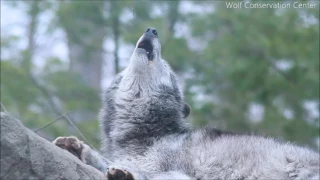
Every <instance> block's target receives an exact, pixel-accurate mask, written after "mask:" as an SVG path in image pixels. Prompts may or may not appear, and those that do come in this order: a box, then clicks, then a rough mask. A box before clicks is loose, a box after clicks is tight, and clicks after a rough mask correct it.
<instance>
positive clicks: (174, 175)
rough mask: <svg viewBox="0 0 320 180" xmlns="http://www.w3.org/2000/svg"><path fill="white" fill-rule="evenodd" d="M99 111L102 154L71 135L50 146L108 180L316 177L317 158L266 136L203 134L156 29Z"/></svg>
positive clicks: (144, 38)
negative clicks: (192, 117)
mask: <svg viewBox="0 0 320 180" xmlns="http://www.w3.org/2000/svg"><path fill="white" fill-rule="evenodd" d="M103 101H104V103H103V107H102V109H101V126H102V152H103V156H101V155H100V154H99V153H97V152H96V151H94V150H92V149H91V148H90V147H89V146H88V145H86V144H84V143H83V142H81V141H79V140H78V139H77V138H75V137H59V138H57V139H56V140H55V141H54V143H55V144H56V145H58V146H60V147H61V148H64V149H67V150H68V151H70V152H71V153H73V154H74V155H76V156H77V157H78V158H79V159H81V160H82V161H83V162H84V163H86V164H89V165H91V166H93V167H95V168H97V169H99V170H100V171H102V172H104V173H106V176H107V178H108V179H109V180H120V179H121V180H132V179H135V180H140V179H141V180H142V179H144V180H146V179H161V180H163V179H172V180H180V179H181V180H187V179H197V180H207V179H319V166H320V163H319V153H316V152H313V151H311V150H309V149H307V148H303V147H298V146H295V145H293V144H289V143H281V142H278V141H275V140H274V139H272V138H265V137H260V136H251V135H240V134H233V133H227V132H222V131H219V130H216V129H211V128H205V129H198V130H194V129H192V128H190V127H189V125H188V124H187V123H186V122H185V121H184V120H183V118H184V117H186V116H188V114H189V113H190V109H189V106H188V105H186V104H185V103H184V102H183V98H182V93H181V89H180V88H179V86H178V83H177V80H176V77H175V75H174V74H173V72H172V71H171V69H170V67H169V65H168V64H167V62H166V61H165V60H163V59H162V57H161V46H160V43H159V40H158V35H157V31H156V30H155V29H152V28H148V29H147V31H146V32H145V33H144V34H143V35H142V36H141V37H140V39H139V40H138V42H137V45H136V48H135V50H134V52H133V54H132V56H131V59H130V64H129V66H128V67H127V68H126V69H125V70H124V71H123V72H121V73H120V74H119V75H117V76H116V78H115V79H114V81H113V82H112V84H111V85H110V87H109V88H108V90H107V91H106V93H105V96H104V100H103Z"/></svg>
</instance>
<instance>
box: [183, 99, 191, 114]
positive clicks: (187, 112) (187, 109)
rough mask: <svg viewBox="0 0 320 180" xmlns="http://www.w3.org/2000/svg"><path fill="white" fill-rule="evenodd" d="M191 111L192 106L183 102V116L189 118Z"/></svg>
mask: <svg viewBox="0 0 320 180" xmlns="http://www.w3.org/2000/svg"><path fill="white" fill-rule="evenodd" d="M190 112H191V108H190V106H189V105H188V104H187V103H185V102H184V103H183V109H182V114H183V118H187V117H188V116H189V114H190Z"/></svg>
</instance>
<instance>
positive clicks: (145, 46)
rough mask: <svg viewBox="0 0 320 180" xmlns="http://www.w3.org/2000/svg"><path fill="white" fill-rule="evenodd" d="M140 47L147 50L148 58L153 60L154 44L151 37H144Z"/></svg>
mask: <svg viewBox="0 0 320 180" xmlns="http://www.w3.org/2000/svg"><path fill="white" fill-rule="evenodd" d="M138 48H141V49H144V50H146V51H147V57H148V60H149V61H151V60H153V57H154V56H153V46H152V44H151V40H150V39H144V40H142V41H141V42H140V43H139V44H138Z"/></svg>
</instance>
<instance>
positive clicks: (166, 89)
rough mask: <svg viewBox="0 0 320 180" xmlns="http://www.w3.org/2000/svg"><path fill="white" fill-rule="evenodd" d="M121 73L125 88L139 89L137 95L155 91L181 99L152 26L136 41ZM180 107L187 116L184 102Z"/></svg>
mask: <svg viewBox="0 0 320 180" xmlns="http://www.w3.org/2000/svg"><path fill="white" fill-rule="evenodd" d="M123 75H124V77H123V80H122V82H121V83H122V85H123V88H124V89H126V88H127V89H126V90H129V88H130V89H131V90H136V91H139V92H138V94H139V95H146V96H148V95H150V94H151V93H152V94H154V93H155V92H158V93H160V94H163V93H172V94H173V95H174V96H176V99H177V100H179V101H180V99H182V93H181V90H180V87H179V86H178V83H177V80H176V77H175V75H174V73H173V72H172V70H171V68H170V66H169V65H168V63H167V62H166V61H165V60H163V59H162V57H161V44H160V42H159V39H158V33H157V30H156V29H154V28H148V29H147V30H146V31H145V32H144V33H143V34H142V36H141V37H140V38H139V40H138V41H137V44H136V47H135V49H134V51H133V53H132V56H131V58H130V64H129V66H128V67H127V69H126V70H125V71H124V73H123ZM182 103H183V102H182ZM182 107H183V108H182V111H183V117H187V116H188V115H189V113H190V107H189V106H188V105H187V104H185V103H183V105H182Z"/></svg>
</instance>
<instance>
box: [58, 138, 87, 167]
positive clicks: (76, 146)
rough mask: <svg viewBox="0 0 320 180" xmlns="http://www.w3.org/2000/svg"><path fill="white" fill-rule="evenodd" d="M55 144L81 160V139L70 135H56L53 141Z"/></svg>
mask: <svg viewBox="0 0 320 180" xmlns="http://www.w3.org/2000/svg"><path fill="white" fill-rule="evenodd" d="M52 143H53V144H55V145H56V146H58V147H60V148H61V149H65V150H67V151H69V152H70V153H71V154H73V155H75V156H76V157H78V158H79V159H80V160H81V161H83V158H82V156H81V155H82V152H83V149H84V148H85V147H84V144H83V142H82V141H80V140H79V139H78V138H76V137H73V136H70V137H58V138H57V139H55V140H54V141H53V142H52Z"/></svg>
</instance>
